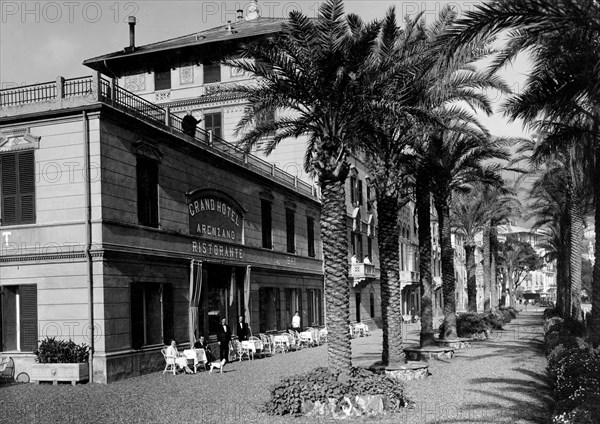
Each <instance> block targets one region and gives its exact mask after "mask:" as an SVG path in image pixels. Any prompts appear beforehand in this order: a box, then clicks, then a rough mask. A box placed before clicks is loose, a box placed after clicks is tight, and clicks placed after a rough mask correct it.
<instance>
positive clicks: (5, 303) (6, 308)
mask: <svg viewBox="0 0 600 424" xmlns="http://www.w3.org/2000/svg"><path fill="white" fill-rule="evenodd" d="M17 287H18V286H4V287H1V286H0V293H1V296H0V297H1V304H2V308H1V309H2V316H1V318H2V346H1V349H0V350H3V351H9V350H17V321H16V319H17V318H16V317H17Z"/></svg>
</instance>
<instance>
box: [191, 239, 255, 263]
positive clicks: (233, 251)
mask: <svg viewBox="0 0 600 424" xmlns="http://www.w3.org/2000/svg"><path fill="white" fill-rule="evenodd" d="M192 253H200V254H203V255H208V256H219V257H223V258H230V259H244V251H243V250H242V249H241V248H237V247H232V246H224V245H222V244H216V243H199V242H195V241H193V242H192Z"/></svg>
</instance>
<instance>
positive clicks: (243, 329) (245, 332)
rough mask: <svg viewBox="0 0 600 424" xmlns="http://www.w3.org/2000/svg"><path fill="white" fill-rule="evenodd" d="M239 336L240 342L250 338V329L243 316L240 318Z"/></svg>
mask: <svg viewBox="0 0 600 424" xmlns="http://www.w3.org/2000/svg"><path fill="white" fill-rule="evenodd" d="M237 336H238V339H240V341H243V340H248V338H249V337H250V328H249V327H248V323H246V321H244V317H243V316H241V315H240V317H239V318H238V325H237Z"/></svg>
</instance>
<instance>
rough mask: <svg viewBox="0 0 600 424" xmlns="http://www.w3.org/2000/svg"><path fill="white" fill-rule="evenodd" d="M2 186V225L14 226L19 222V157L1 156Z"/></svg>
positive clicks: (14, 155)
mask: <svg viewBox="0 0 600 424" xmlns="http://www.w3.org/2000/svg"><path fill="white" fill-rule="evenodd" d="M0 175H1V180H0V184H1V186H2V225H14V224H16V223H17V222H18V221H17V203H18V202H17V199H18V197H17V193H18V188H17V187H18V185H17V155H16V154H15V153H11V154H5V155H0Z"/></svg>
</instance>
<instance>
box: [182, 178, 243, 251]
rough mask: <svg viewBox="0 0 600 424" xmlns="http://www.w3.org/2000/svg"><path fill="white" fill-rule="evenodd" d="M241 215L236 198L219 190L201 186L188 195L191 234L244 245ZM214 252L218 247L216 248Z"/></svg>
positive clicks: (241, 211)
mask: <svg viewBox="0 0 600 424" xmlns="http://www.w3.org/2000/svg"><path fill="white" fill-rule="evenodd" d="M244 214H245V211H244V209H243V208H242V207H241V206H240V205H239V204H238V203H237V202H236V201H235V199H233V198H232V197H231V196H229V195H228V194H226V193H223V192H221V191H218V190H211V189H201V190H196V191H194V192H192V193H190V194H189V195H188V215H189V223H190V227H189V230H190V234H191V235H196V236H201V237H203V238H206V239H211V240H215V241H221V242H227V243H235V244H244ZM212 251H213V249H211V252H212ZM216 251H217V252H219V251H221V250H220V249H218V247H217V249H216ZM199 253H200V252H199Z"/></svg>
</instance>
